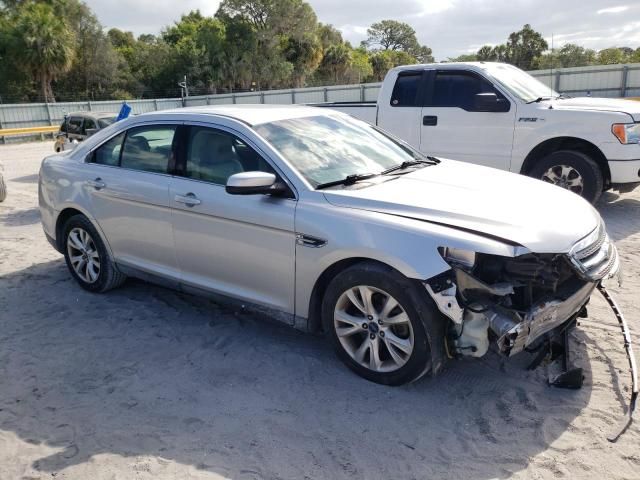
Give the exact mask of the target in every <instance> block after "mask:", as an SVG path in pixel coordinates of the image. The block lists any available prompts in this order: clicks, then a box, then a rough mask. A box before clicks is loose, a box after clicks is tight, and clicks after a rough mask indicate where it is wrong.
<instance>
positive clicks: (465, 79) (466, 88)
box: [425, 70, 506, 112]
mask: <svg viewBox="0 0 640 480" xmlns="http://www.w3.org/2000/svg"><path fill="white" fill-rule="evenodd" d="M478 93H495V94H496V95H497V96H498V98H499V99H504V100H505V101H506V99H505V98H504V96H503V95H502V94H501V93H500V92H499V91H498V90H496V89H495V88H494V87H493V85H491V83H490V82H489V81H487V80H485V79H484V78H482V77H481V76H479V75H476V74H474V73H471V72H465V71H463V70H451V71H439V72H437V73H436V75H435V78H434V80H433V93H432V98H431V101H430V102H429V101H427V102H425V103H426V105H425V106H427V107H457V108H461V109H463V110H466V111H468V112H473V111H476V106H475V96H476V95H477V94H478Z"/></svg>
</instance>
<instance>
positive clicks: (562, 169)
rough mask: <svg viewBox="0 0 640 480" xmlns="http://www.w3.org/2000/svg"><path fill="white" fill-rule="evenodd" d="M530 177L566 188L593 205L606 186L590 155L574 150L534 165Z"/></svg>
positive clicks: (563, 152)
mask: <svg viewBox="0 0 640 480" xmlns="http://www.w3.org/2000/svg"><path fill="white" fill-rule="evenodd" d="M529 175H530V176H531V177H534V178H537V179H539V180H542V181H543V182H547V183H552V184H554V185H557V186H559V187H562V188H565V189H567V190H569V191H571V192H573V193H576V194H578V195H580V196H581V197H583V198H584V199H585V200H588V201H589V202H591V203H596V202H597V201H598V199H599V198H600V195H601V194H602V189H603V184H604V178H603V175H602V171H601V170H600V167H599V166H598V164H597V163H596V162H595V161H594V160H593V159H592V158H590V157H589V156H588V155H585V154H584V153H582V152H576V151H573V150H561V151H558V152H554V153H552V154H550V155H547V156H546V157H544V158H543V159H542V160H540V161H539V162H537V163H536V164H535V165H534V167H533V168H532V169H531V170H530V171H529Z"/></svg>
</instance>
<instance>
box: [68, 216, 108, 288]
mask: <svg viewBox="0 0 640 480" xmlns="http://www.w3.org/2000/svg"><path fill="white" fill-rule="evenodd" d="M67 253H68V254H69V261H70V262H71V267H72V268H73V270H74V272H76V275H78V277H80V279H81V280H82V281H84V282H86V283H94V282H95V281H96V280H98V277H99V276H100V255H99V253H98V249H97V248H96V244H95V242H94V241H93V238H91V235H89V233H88V232H87V231H86V230H84V229H82V228H80V227H75V228H73V229H72V230H71V231H70V232H69V235H68V236H67Z"/></svg>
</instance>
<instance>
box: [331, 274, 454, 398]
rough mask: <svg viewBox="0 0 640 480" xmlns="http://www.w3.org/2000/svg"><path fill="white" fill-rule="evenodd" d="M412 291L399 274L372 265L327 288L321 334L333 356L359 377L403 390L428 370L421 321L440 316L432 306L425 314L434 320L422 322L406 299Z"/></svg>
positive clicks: (418, 309) (411, 299) (411, 298)
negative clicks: (332, 347)
mask: <svg viewBox="0 0 640 480" xmlns="http://www.w3.org/2000/svg"><path fill="white" fill-rule="evenodd" d="M414 288H415V285H413V284H412V283H411V282H410V281H409V280H408V279H407V278H405V277H404V276H402V275H401V274H399V273H398V272H395V271H393V270H391V269H390V268H385V267H384V266H382V265H377V264H373V263H371V264H369V263H366V264H358V265H355V266H353V267H350V268H348V269H347V270H345V271H343V272H342V273H340V274H339V275H338V276H336V277H335V278H334V279H333V281H332V282H331V283H330V284H329V286H328V287H327V291H326V293H325V296H324V299H323V302H322V317H323V322H324V328H325V332H327V333H328V335H329V337H330V340H331V343H332V344H333V346H334V349H335V350H336V353H337V355H338V357H339V358H340V359H341V360H342V361H343V362H344V363H345V364H346V365H347V366H348V367H349V368H350V369H351V370H353V371H354V372H356V373H357V374H358V375H360V376H362V377H364V378H366V379H367V380H370V381H372V382H376V383H381V384H384V385H402V384H405V383H408V382H411V381H413V380H416V379H418V378H420V377H421V376H422V375H423V374H424V373H426V372H427V371H429V369H430V364H431V348H430V342H429V339H428V337H427V333H426V330H425V324H424V323H423V322H424V321H440V314H439V312H438V311H437V310H436V309H435V306H433V307H431V308H429V309H428V315H427V317H429V316H433V317H432V318H425V316H424V312H425V309H424V308H423V306H420V305H416V304H415V303H416V302H415V300H414V298H415V296H414V295H412V294H411V291H412V290H413V289H414ZM421 293H422V294H423V295H424V293H425V292H421ZM418 312H423V318H421V317H420V315H419V314H418ZM435 341H440V342H444V339H443V338H442V339H437V340H435Z"/></svg>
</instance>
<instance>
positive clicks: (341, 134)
mask: <svg viewBox="0 0 640 480" xmlns="http://www.w3.org/2000/svg"><path fill="white" fill-rule="evenodd" d="M255 130H256V132H258V134H260V135H262V136H263V137H264V138H265V139H266V140H267V141H268V142H269V143H271V144H272V145H273V146H274V147H275V148H276V150H278V151H279V152H280V154H281V155H282V156H283V157H284V158H285V159H286V160H287V161H288V162H289V164H290V165H291V166H292V167H294V168H295V169H296V170H298V171H299V172H300V173H301V174H302V176H303V177H304V178H305V179H306V180H307V181H308V182H309V183H310V184H311V185H313V187H316V186H318V185H320V184H324V183H329V182H334V181H338V180H341V179H343V178H345V177H347V176H348V175H364V174H371V173H374V174H378V173H381V172H382V171H384V170H387V169H388V168H391V167H394V166H396V165H400V164H402V162H406V161H408V162H410V161H413V160H416V159H422V158H424V157H423V156H422V155H421V154H420V153H418V152H416V151H414V150H413V149H411V148H410V147H408V146H407V145H404V144H401V143H399V142H398V141H396V140H393V139H392V138H390V137H388V136H387V135H385V134H384V133H382V132H380V131H379V130H378V129H376V128H375V127H373V126H371V125H369V124H368V123H365V122H362V121H360V120H356V119H354V118H351V117H346V116H345V117H342V116H335V117H334V116H327V115H318V116H314V117H302V118H290V119H287V120H280V121H277V122H270V123H265V124H262V125H258V126H256V127H255Z"/></svg>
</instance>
